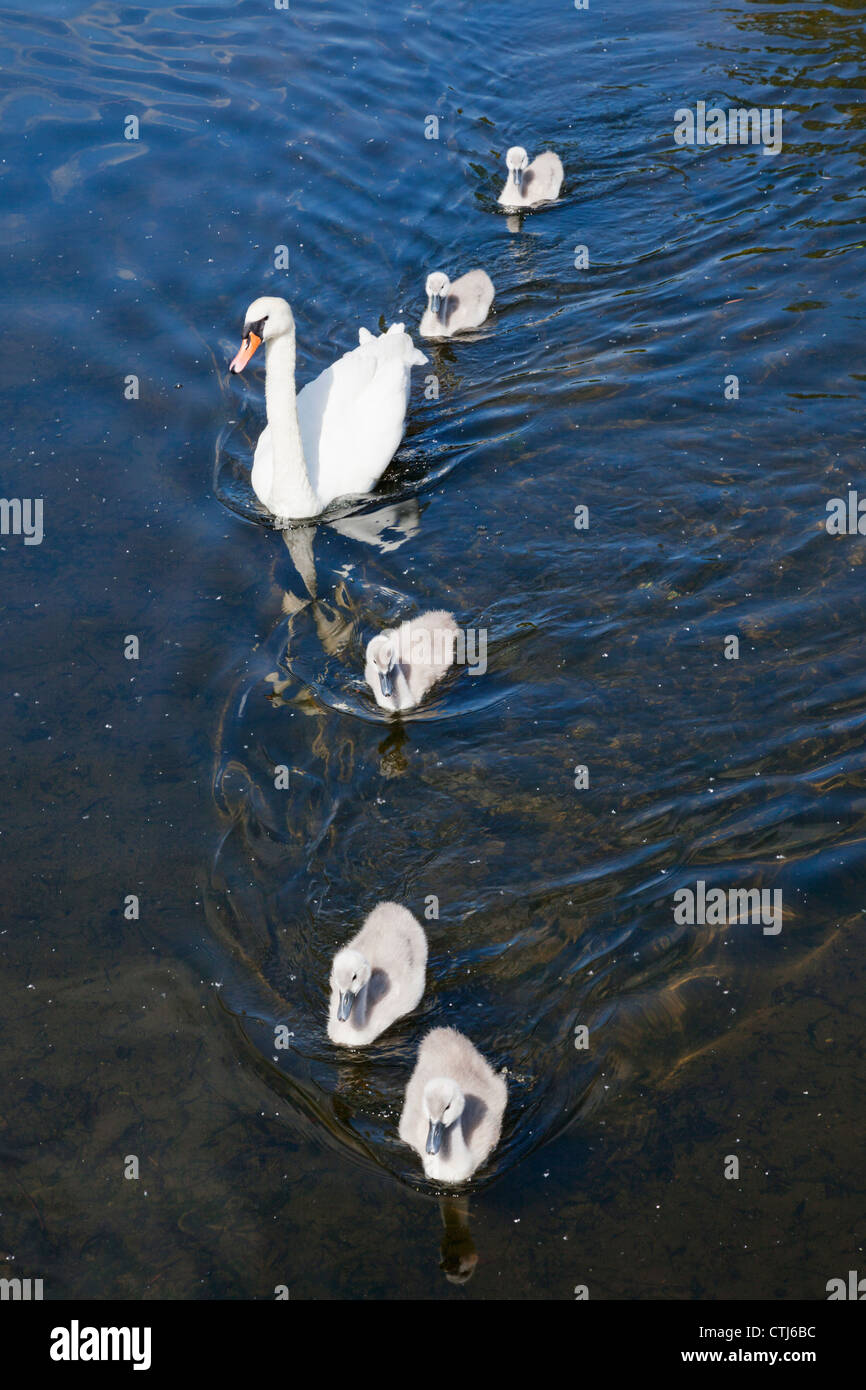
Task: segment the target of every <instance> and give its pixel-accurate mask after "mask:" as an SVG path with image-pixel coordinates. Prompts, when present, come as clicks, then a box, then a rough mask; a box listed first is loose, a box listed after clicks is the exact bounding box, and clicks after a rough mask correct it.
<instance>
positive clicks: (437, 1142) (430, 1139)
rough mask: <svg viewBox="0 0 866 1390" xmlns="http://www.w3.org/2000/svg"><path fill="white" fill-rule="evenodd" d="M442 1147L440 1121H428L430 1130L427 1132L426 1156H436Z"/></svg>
mask: <svg viewBox="0 0 866 1390" xmlns="http://www.w3.org/2000/svg"><path fill="white" fill-rule="evenodd" d="M441 1147H442V1121H441V1120H437V1121H436V1122H435V1124H434V1122H433V1121H432V1120H431V1121H430V1128H429V1129H428V1131H427V1152H428V1154H438V1152H439V1150H440V1149H441Z"/></svg>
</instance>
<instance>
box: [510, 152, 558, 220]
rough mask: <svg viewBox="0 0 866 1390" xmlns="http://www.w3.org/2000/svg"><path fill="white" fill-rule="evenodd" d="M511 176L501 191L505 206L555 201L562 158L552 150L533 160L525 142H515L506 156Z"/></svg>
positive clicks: (513, 206)
mask: <svg viewBox="0 0 866 1390" xmlns="http://www.w3.org/2000/svg"><path fill="white" fill-rule="evenodd" d="M505 163H506V165H507V166H508V178H507V179H506V181H505V187H504V188H503V190H502V192H501V193H500V195H499V202H500V203H501V204H502V206H503V207H505V208H511V209H514V210H517V209H519V208H534V207H537V206H538V204H539V203H552V202H553V201H554V200H555V199H556V198H558V197H559V190H560V188H561V187H562V178H563V169H562V160H561V159H560V157H559V155H558V154H554V153H553V150H545V151H544V153H543V154H539V155H536V157H535V159H533V161H532V163H531V164H530V162H529V155H528V154H527V153H526V150H525V149H524V148H523V146H522V145H512V147H511V149H510V150H509V151H508V153H507V154H506V156H505Z"/></svg>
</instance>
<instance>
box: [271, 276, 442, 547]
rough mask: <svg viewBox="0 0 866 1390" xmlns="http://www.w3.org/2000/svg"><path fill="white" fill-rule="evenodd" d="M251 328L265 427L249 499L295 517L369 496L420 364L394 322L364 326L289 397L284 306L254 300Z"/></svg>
mask: <svg viewBox="0 0 866 1390" xmlns="http://www.w3.org/2000/svg"><path fill="white" fill-rule="evenodd" d="M263 316H264V317H263ZM258 321H263V322H264V324H265V326H264V330H263V336H264V342H265V352H266V376H267V383H266V396H267V404H268V424H267V426H266V428H265V429H264V430H263V431H262V433H261V435H260V436H259V441H258V443H257V445H256V451H255V457H254V459H253V471H252V484H253V490H254V491H255V493H256V496H257V497H258V498H259V499H260V501H262V502H263V503H264V504H265V506H266V507H267V508H268V510H269V511H270V512H272V513H273V514H274V515H275V516H277V517H280V518H281V519H285V520H300V519H303V518H305V517H311V516H318V515H319V514H320V513H321V512H323V511H324V510H325V508H326V507H328V506H329V505H330V504H331V503H332V502H335V501H336V500H337V499H338V498H340V497H353V496H357V495H361V494H364V493H368V492H370V491H371V490H372V489H373V488H374V487H375V485H376V483H377V482H378V481H379V479H380V478H381V476H382V474H383V473H384V472H385V469H386V468H387V467H388V464H389V463H390V462H391V459H392V458H393V457H394V454H395V453H396V452H397V449H398V447H399V444H400V440H401V439H402V437H403V429H404V425H405V419H406V409H407V406H408V403H409V389H410V375H411V369H412V367H413V366H422V365H423V364H424V363H425V362H426V361H427V358H426V357H425V356H424V354H423V353H422V352H421V351H419V349H418V348H416V347H415V346H414V344H413V342H412V339H411V337H410V336H409V334H408V333H407V332H406V331H405V328H404V326H403V324H401V323H393V324H392V325H391V327H390V328H389V329H388V331H387V333H382V334H379V335H378V336H374V335H373V334H372V333H370V332H368V330H367V329H365V328H361V329H360V330H359V333H358V338H359V345H358V347H356V348H353V349H352V350H351V351H350V352H347V353H345V354H344V355H343V356H342V357H340V358H339V359H338V360H337V361H336V362H334V363H333V364H332V365H331V366H330V367H327V368H326V369H325V370H324V371H323V372H321V373H320V375H319V376H317V377H316V378H315V380H313V381H311V382H308V384H307V385H306V386H305V387H304V388H303V389H302V390H301V391H299V392H298V393H297V396H295V385H294V376H295V326H294V318H293V317H292V313H291V309H290V308H289V305H288V304H287V302H286V301H285V300H283V299H276V298H269V297H265V298H262V299H259V300H256V301H254V303H253V304H251V305H250V307H249V309H248V310H247V317H246V322H247V323H248V324H249V323H254V322H258ZM272 326H273V331H272Z"/></svg>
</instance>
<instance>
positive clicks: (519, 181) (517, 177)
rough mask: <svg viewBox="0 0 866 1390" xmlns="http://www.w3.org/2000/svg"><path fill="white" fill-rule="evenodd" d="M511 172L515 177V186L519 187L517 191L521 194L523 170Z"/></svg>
mask: <svg viewBox="0 0 866 1390" xmlns="http://www.w3.org/2000/svg"><path fill="white" fill-rule="evenodd" d="M511 172H512V174H513V175H514V182H515V184H516V185H517V191H518V193H519V192H520V185H521V184H522V183H523V170H522V169H512V170H511Z"/></svg>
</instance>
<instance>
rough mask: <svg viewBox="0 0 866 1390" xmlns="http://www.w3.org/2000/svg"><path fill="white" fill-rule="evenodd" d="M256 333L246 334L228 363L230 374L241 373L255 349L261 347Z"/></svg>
mask: <svg viewBox="0 0 866 1390" xmlns="http://www.w3.org/2000/svg"><path fill="white" fill-rule="evenodd" d="M261 341H262V340H261V338H260V337H259V335H258V333H248V334H247V336H246V337H245V338H244V340H243V342H242V343H241V345H240V348H239V349H238V352H237V355H236V356H235V357H233V358H232V360H231V362H230V363H229V371H230V372H242V371H243V369H244V367H245V366H246V365H247V363H248V362H249V360H250V358H251V357H252V355H253V353H254V352H255V350H256V348H257V347H259V346H261Z"/></svg>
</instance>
